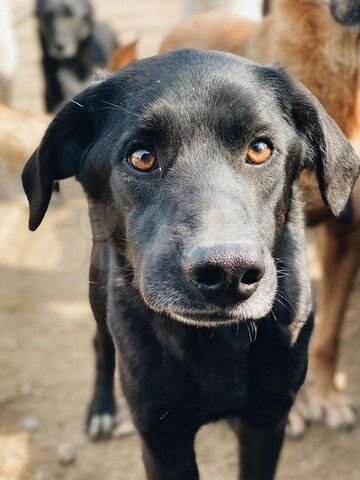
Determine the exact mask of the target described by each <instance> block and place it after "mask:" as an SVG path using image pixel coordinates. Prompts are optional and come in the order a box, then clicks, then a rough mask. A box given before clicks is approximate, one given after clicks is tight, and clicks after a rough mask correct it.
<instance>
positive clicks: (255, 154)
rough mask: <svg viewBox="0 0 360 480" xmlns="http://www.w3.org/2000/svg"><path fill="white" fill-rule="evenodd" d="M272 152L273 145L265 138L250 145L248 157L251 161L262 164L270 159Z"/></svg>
mask: <svg viewBox="0 0 360 480" xmlns="http://www.w3.org/2000/svg"><path fill="white" fill-rule="evenodd" d="M272 152H273V148H272V146H271V145H269V144H268V143H267V142H266V141H265V140H256V141H255V142H253V143H252V144H251V145H250V146H249V148H248V150H247V152H246V159H247V161H248V162H250V163H253V164H255V165H261V164H262V163H265V162H267V161H268V160H270V158H271V155H272Z"/></svg>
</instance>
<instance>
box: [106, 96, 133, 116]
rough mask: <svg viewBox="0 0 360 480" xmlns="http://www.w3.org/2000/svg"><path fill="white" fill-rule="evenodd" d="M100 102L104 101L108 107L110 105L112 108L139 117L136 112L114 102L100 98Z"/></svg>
mask: <svg viewBox="0 0 360 480" xmlns="http://www.w3.org/2000/svg"><path fill="white" fill-rule="evenodd" d="M101 101H102V103H105V104H106V105H108V106H109V107H112V108H113V109H114V110H120V111H122V112H125V113H128V114H129V115H132V116H134V117H137V118H141V115H139V114H138V113H136V112H132V111H131V110H128V109H127V108H125V107H123V106H122V105H118V104H116V103H112V102H108V101H107V100H101Z"/></svg>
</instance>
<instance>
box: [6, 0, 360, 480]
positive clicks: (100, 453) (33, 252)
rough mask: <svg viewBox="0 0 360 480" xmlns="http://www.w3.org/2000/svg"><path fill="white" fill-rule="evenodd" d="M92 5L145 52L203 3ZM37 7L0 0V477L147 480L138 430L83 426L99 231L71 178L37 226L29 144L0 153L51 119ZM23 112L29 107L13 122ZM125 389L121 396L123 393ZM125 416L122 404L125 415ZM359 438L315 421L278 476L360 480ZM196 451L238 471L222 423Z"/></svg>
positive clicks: (149, 0)
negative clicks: (25, 157)
mask: <svg viewBox="0 0 360 480" xmlns="http://www.w3.org/2000/svg"><path fill="white" fill-rule="evenodd" d="M200 3H201V2H200ZM204 3H206V2H204ZM207 3H210V4H211V2H207ZM230 3H231V2H230ZM232 3H233V4H232V5H231V6H230V9H232V10H234V11H236V12H237V13H240V14H243V15H246V16H248V17H250V18H254V19H260V18H261V2H260V1H259V0H243V1H241V0H239V1H237V2H235V1H234V2H232ZM92 4H93V5H94V10H95V16H96V19H97V20H101V21H104V22H105V23H106V24H107V25H109V26H110V27H111V28H112V29H113V31H114V32H115V35H116V37H117V39H118V42H120V43H121V44H122V45H127V44H129V43H131V42H133V41H135V40H138V41H139V44H138V52H139V56H141V57H143V56H147V55H152V54H156V52H157V49H158V47H159V44H160V42H161V40H162V38H163V37H164V35H165V34H166V33H167V32H168V31H170V30H171V29H172V28H173V27H174V26H175V25H177V24H178V23H179V22H180V21H181V20H182V19H183V18H184V17H185V15H187V14H190V13H195V12H197V11H199V6H198V5H195V4H194V3H193V2H192V1H191V0H186V1H184V2H183V1H181V0H106V1H101V0H92ZM34 11H35V2H34V1H32V0H11V1H7V2H6V1H5V0H0V28H1V30H2V29H3V22H4V24H5V23H7V24H8V22H7V20H6V17H7V16H8V15H10V16H11V23H12V26H13V31H12V32H10V33H9V35H8V36H7V38H6V39H5V40H4V39H3V40H2V41H3V42H4V44H1V43H0V65H1V68H2V69H3V70H6V69H7V71H8V72H10V73H9V78H10V77H11V86H10V88H11V90H12V93H11V101H10V104H11V108H10V110H9V111H8V113H6V111H5V114H1V108H2V106H1V102H0V480H54V479H64V480H85V479H86V480H99V479H102V478H103V479H106V480H139V479H142V478H144V473H143V466H142V461H141V453H140V444H139V440H138V438H137V436H136V434H134V433H129V434H128V435H124V434H121V432H119V433H118V434H117V435H115V437H114V438H113V439H112V440H110V441H108V442H99V443H91V442H90V441H89V440H88V439H87V438H86V436H85V435H84V431H83V422H84V416H85V410H86V407H87V402H88V400H89V398H90V392H91V388H92V379H93V373H94V370H93V362H94V358H93V352H92V346H91V342H92V336H93V333H94V321H93V318H92V315H91V312H90V308H89V305H88V299H87V286H88V279H87V272H88V265H89V253H90V239H91V237H90V232H89V222H88V217H87V210H86V203H85V200H84V198H83V197H82V195H81V191H80V188H79V186H78V185H77V184H76V183H75V182H74V181H72V180H70V181H66V182H63V183H62V185H61V192H60V194H58V195H55V198H54V199H53V201H52V205H51V208H50V210H49V212H48V214H47V217H46V219H45V221H44V223H43V225H42V226H41V228H40V229H39V230H38V231H36V232H35V233H30V232H28V230H27V221H28V218H27V203H26V201H25V198H24V195H23V193H22V190H21V186H20V181H19V175H20V171H21V167H22V160H21V153H22V152H20V153H19V154H16V155H14V156H13V157H12V154H8V153H7V152H4V150H1V141H2V138H1V136H3V140H4V138H5V135H6V136H8V135H11V136H12V135H13V136H14V142H15V143H14V145H13V147H14V149H16V148H17V146H18V145H17V143H16V142H17V140H16V139H17V138H18V137H16V135H23V136H24V137H25V138H26V142H28V143H27V144H26V145H24V148H25V150H26V149H29V150H30V149H31V148H33V143H32V142H38V139H39V134H38V132H39V130H41V129H42V125H43V124H44V122H45V123H46V122H47V117H45V116H44V117H42V116H41V115H45V114H44V112H45V105H44V93H43V92H44V76H43V73H42V70H41V64H40V63H41V49H40V44H39V38H38V31H37V23H36V19H35V16H34ZM4 28H5V27H4ZM4 31H5V30H4ZM11 36H13V38H11ZM6 62H7V63H6ZM4 65H5V66H6V65H7V66H6V68H5V67H4ZM5 80H6V79H5ZM14 111H15V112H17V111H21V112H26V113H24V117H17V119H16V122H15V120H14V117H13V115H15V114H14ZM40 114H41V115H40ZM21 115H22V114H21ZM13 121H14V123H12V122H13ZM42 122H43V123H42ZM21 138H23V137H21ZM20 147H21V146H20ZM20 147H19V148H20ZM313 273H314V275H315V277H316V275H317V272H316V269H315V270H314V272H313ZM359 291H360V284H359V279H358V280H357V291H356V292H355V294H354V295H353V297H352V299H351V304H350V308H349V311H348V314H347V316H348V318H347V321H346V325H345V329H344V333H343V337H344V338H343V341H342V353H341V361H340V369H342V368H343V369H345V370H346V371H347V373H348V378H347V382H348V389H349V393H350V395H351V396H352V398H353V399H354V402H355V405H356V406H357V407H359V405H360V388H359V377H358V375H359V365H360V349H359V342H360V324H359V321H358V315H355V312H359V310H360V296H359ZM118 396H119V398H120V401H121V403H122V404H123V403H124V402H123V400H122V399H121V392H120V391H119V392H118ZM127 415H128V414H127V411H126V406H125V405H124V408H123V413H122V417H123V419H126V418H127ZM359 445H360V428H359V426H357V427H356V428H355V429H354V430H353V431H352V432H337V431H330V430H328V429H326V428H324V427H322V426H316V425H314V426H312V427H311V428H310V429H309V430H308V431H307V432H306V433H305V435H304V437H303V438H302V439H300V440H298V441H294V440H287V441H286V444H285V448H284V452H283V456H282V461H281V464H280V469H279V474H278V478H279V479H280V480H281V479H282V480H285V479H286V480H300V479H315V478H316V479H318V480H325V479H326V480H335V479H336V480H339V479H340V480H355V479H358V478H359V474H360V473H359V472H360V455H359ZM197 452H198V460H199V466H200V470H201V474H202V477H201V478H202V479H204V480H210V479H216V480H217V479H226V480H235V479H236V478H237V473H236V472H237V445H236V440H235V437H234V435H233V433H232V432H231V431H230V430H229V428H228V426H227V425H226V424H225V423H219V424H216V425H210V426H207V427H205V428H204V429H202V430H201V432H200V433H199V435H198V438H197ZM184 480H186V479H184Z"/></svg>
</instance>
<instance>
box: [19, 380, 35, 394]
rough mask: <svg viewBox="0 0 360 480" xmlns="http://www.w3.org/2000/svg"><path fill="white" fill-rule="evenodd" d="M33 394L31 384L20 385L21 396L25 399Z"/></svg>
mask: <svg viewBox="0 0 360 480" xmlns="http://www.w3.org/2000/svg"><path fill="white" fill-rule="evenodd" d="M31 393H32V387H31V385H30V383H23V384H22V385H20V395H21V396H23V397H28V396H29V395H31Z"/></svg>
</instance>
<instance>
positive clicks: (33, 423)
mask: <svg viewBox="0 0 360 480" xmlns="http://www.w3.org/2000/svg"><path fill="white" fill-rule="evenodd" d="M22 427H23V429H24V430H26V431H27V432H37V431H38V430H39V427H40V421H39V419H38V418H37V417H26V418H24V420H23V421H22Z"/></svg>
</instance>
